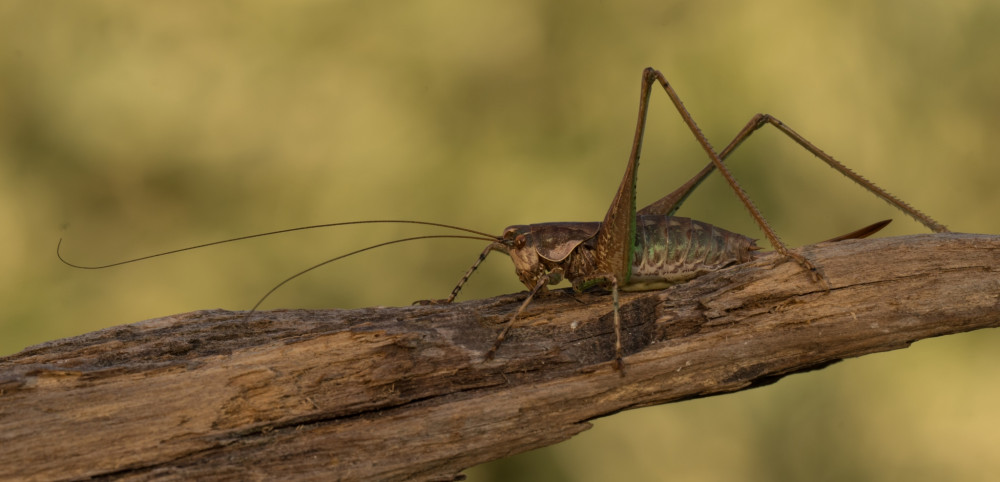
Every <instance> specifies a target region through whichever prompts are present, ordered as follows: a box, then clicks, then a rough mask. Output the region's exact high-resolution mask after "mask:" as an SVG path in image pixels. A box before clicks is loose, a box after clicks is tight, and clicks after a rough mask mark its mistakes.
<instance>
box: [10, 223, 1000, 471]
mask: <svg viewBox="0 0 1000 482" xmlns="http://www.w3.org/2000/svg"><path fill="white" fill-rule="evenodd" d="M799 252H800V253H802V254H804V255H806V256H807V257H809V259H811V260H812V261H813V262H815V263H816V264H817V265H819V266H821V267H822V269H823V271H824V273H825V275H826V277H827V278H828V279H829V281H830V283H831V286H832V288H831V289H830V290H829V291H825V290H824V289H823V288H822V287H821V286H819V285H817V284H816V283H814V282H812V281H810V280H809V278H808V277H807V276H806V275H805V274H804V273H803V271H802V269H801V268H800V267H799V266H798V265H797V264H795V263H790V262H784V261H782V260H781V259H779V258H777V257H775V256H770V257H765V258H763V259H761V260H758V261H756V262H753V263H750V264H747V265H743V266H740V267H736V268H732V269H727V270H724V271H720V272H717V273H712V274H710V275H706V276H703V277H701V278H698V279H695V280H693V281H691V282H688V283H686V284H683V285H679V286H675V287H673V288H671V289H668V290H665V291H660V292H647V293H632V294H626V295H625V296H623V300H622V301H623V305H622V315H623V321H624V324H625V334H624V338H625V344H626V350H625V352H626V358H625V363H626V376H625V377H622V376H620V374H619V373H618V372H617V371H615V370H614V369H613V363H612V358H613V352H614V348H613V332H612V321H611V314H610V313H611V306H610V304H611V300H610V296H607V295H603V294H582V295H572V294H568V293H565V292H557V293H555V294H553V295H551V296H548V297H544V298H543V299H540V300H538V301H536V302H534V303H533V304H532V305H531V306H530V307H529V308H528V310H527V311H526V313H525V315H526V316H525V318H524V320H523V321H522V323H521V324H519V326H517V327H515V328H514V329H513V330H512V331H511V332H510V336H509V337H508V339H507V340H506V341H505V342H504V344H503V346H502V347H501V348H500V350H499V352H498V353H497V357H496V359H495V360H491V361H487V362H483V361H482V355H483V354H484V353H485V352H486V351H487V350H488V349H489V348H490V346H491V345H492V343H493V340H494V338H495V334H496V332H497V330H498V328H499V325H500V324H501V323H503V322H504V321H505V320H506V319H507V317H509V316H510V315H511V313H512V312H513V311H514V310H515V309H516V307H517V305H518V302H519V300H520V299H522V298H523V296H524V294H520V295H508V296H501V297H497V298H493V299H487V300H478V301H469V302H465V303H459V304H455V305H448V306H413V307H402V308H379V309H375V308H368V309H358V310H322V311H307V310H292V311H284V310H278V311H271V312H259V313H254V314H253V315H252V316H251V317H250V319H245V318H244V316H245V315H244V313H241V312H230V311H222V310H213V311H199V312H193V313H185V314H179V315H175V316H169V317H165V318H160V319H155V320H147V321H143V322H139V323H135V324H131V325H126V326H118V327H114V328H109V329H105V330H101V331H97V332H94V333H89V334H86V335H82V336H78V337H74V338H68V339H64V340H57V341H53V342H49V343H45V344H42V345H38V346H35V347H31V348H28V349H26V350H24V351H23V352H21V353H18V354H16V355H12V356H9V357H4V358H0V447H2V449H0V478H3V479H10V478H35V479H71V478H88V477H120V478H142V479H146V478H152V477H168V478H176V479H213V478H221V477H226V478H239V479H246V478H257V477H268V478H275V477H279V476H280V477H288V476H290V475H295V476H297V477H299V478H315V479H324V480H326V479H373V478H377V479H449V478H453V477H455V476H457V475H458V474H459V472H460V471H461V470H462V469H464V468H466V467H469V466H472V465H475V464H478V463H482V462H486V461H489V460H493V459H497V458H501V457H504V456H506V455H510V454H514V453H518V452H523V451H526V450H530V449H534V448H537V447H541V446H545V445H550V444H553V443H556V442H559V441H561V440H565V439H567V438H569V437H571V436H573V435H575V434H577V433H579V432H581V431H583V430H586V429H587V428H589V426H590V425H589V424H588V423H587V421H588V420H591V419H594V418H596V417H601V416H605V415H608V414H612V413H615V412H618V411H621V410H627V409H629V408H635V407H641V406H646V405H652V404H660V403H666V402H671V401H677V400H683V399H689V398H694V397H703V396H708V395H714V394H720V393H727V392H733V391H737V390H743V389H746V388H749V387H753V386H757V385H762V384H767V383H772V382H774V381H776V380H778V379H779V378H781V377H783V376H785V375H788V374H791V373H795V372H800V371H805V370H812V369H816V368H820V367H823V366H826V365H829V364H831V363H834V362H836V361H837V360H840V359H843V358H847V357H855V356H860V355H864V354H868V353H874V352H879V351H886V350H892V349H897V348H903V347H906V346H908V345H909V344H910V343H911V342H913V341H915V340H919V339H922V338H927V337H932V336H940V335H946V334H950V333H957V332H964V331H969V330H975V329H979V328H985V327H996V326H1000V236H986V235H964V234H948V235H920V236H906V237H899V238H885V239H877V240H867V241H845V242H840V243H833V244H824V245H816V246H808V247H805V248H803V249H802V250H800V251H799Z"/></svg>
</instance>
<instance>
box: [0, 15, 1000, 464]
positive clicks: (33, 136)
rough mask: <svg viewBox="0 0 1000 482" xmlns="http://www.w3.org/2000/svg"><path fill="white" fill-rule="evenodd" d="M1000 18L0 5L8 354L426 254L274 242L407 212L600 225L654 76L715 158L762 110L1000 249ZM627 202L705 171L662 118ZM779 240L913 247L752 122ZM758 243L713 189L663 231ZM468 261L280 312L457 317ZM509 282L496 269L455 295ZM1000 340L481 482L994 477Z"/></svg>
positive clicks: (335, 241)
mask: <svg viewBox="0 0 1000 482" xmlns="http://www.w3.org/2000/svg"><path fill="white" fill-rule="evenodd" d="M998 25H1000V4H998V3H997V2H995V1H992V0H959V1H955V0H947V1H945V0H941V1H924V2H911V1H899V0H895V1H882V2H868V1H861V0H848V1H843V0H838V1H833V0H827V1H816V2H800V1H794V0H779V1H769V2H720V1H702V2H693V1H675V0H661V1H655V2H648V1H647V2H643V1H633V0H624V1H617V2H583V3H572V4H571V3H566V2H557V1H526V0H503V1H496V0H485V1H478V2H464V1H456V0H418V1H409V2H393V3H390V2H363V1H353V2H352V1H331V2H320V1H310V0H293V1H285V2H262V1H245V2H196V1H180V2H176V1H171V2H159V1H149V2H112V1H88V2H56V1H47V0H28V1H17V0H7V1H4V2H2V3H0V227H2V228H0V229H2V232H3V235H2V236H0V272H2V273H3V276H2V277H0V355H2V354H11V353H14V352H17V351H18V350H21V349H22V348H24V347H25V346H29V345H32V344H36V343H40V342H43V341H46V340H51V339H56V338H62V337H67V336H73V335H77V334H80V333H84V332H88V331H92V330H95V329H99V328H103V327H108V326H112V325H119V324H124V323H131V322H135V321H139V320H143V319H148V318H153V317H158V316H163V315H168V314H172V313H179V312H186V311H192V310H196V309H203V308H217V307H222V308H228V309H246V308H248V307H249V306H251V305H252V304H253V303H254V302H255V301H256V300H257V298H258V297H259V296H260V295H262V294H263V293H264V292H265V291H267V290H268V289H269V288H270V287H271V286H272V285H273V284H275V283H276V282H277V281H280V280H281V279H283V278H284V277H285V276H287V275H289V274H291V273H294V272H296V271H298V270H299V269H301V268H303V267H306V266H308V265H310V264H312V263H315V262H317V261H321V260H323V259H325V258H328V257H332V256H335V255H338V254H342V253H344V252H347V251H349V250H352V249H356V248H359V247H362V246H364V245H366V244H370V243H375V242H380V241H384V240H387V239H391V238H393V237H399V236H404V235H413V234H422V233H424V232H426V231H422V230H419V229H414V228H412V227H400V226H362V227H353V228H341V229H338V230H326V231H321V232H308V233H301V234H294V235H287V236H285V237H281V238H274V239H265V240H255V241H249V242H244V243H242V244H238V245H228V246H222V247H216V248H209V249H205V250H201V251H200V252H194V253H187V254H181V255H176V256H172V257H167V258H160V259H156V260H151V261H148V262H143V263H140V264H133V265H128V266H122V267H118V268H113V269H108V270H100V271H82V270H75V269H72V268H69V267H67V266H64V265H62V264H60V263H59V262H58V261H57V260H56V257H55V246H56V241H57V240H58V239H59V238H60V237H63V238H65V239H64V253H65V255H66V256H67V257H68V258H69V259H70V260H72V261H74V262H78V263H81V264H103V263H108V262H112V261H117V260H120V259H123V258H128V257H134V256H140V255H144V254H149V253H152V252H156V251H161V250H167V249H173V248H177V247H181V246H184V245H188V244H197V243H201V242H206V241H211V240H215V239H219V238H225V237H232V236H237V235H242V234H249V233H254V232H258V231H267V230H272V229H279V228H285V227H294V226H298V225H304V224H313V223H322V222H333V221H347V220H361V219H386V218H389V219H393V218H397V219H398V218H413V219H422V220H430V221H438V222H447V223H454V224H458V225H462V226H467V227H471V228H476V229H480V230H485V231H489V232H494V233H499V232H500V231H501V230H502V228H503V227H504V226H506V225H509V224H514V223H530V222H544V221H572V220H598V219H600V217H601V216H602V215H603V213H604V211H605V210H606V208H607V205H608V203H609V202H610V198H611V196H612V194H613V192H614V190H615V188H616V184H617V182H618V180H619V179H620V176H621V173H622V170H623V169H624V165H625V160H626V157H627V154H628V150H629V144H630V141H631V137H632V132H633V129H634V122H635V114H636V105H637V100H638V88H639V79H640V72H641V70H642V68H643V67H646V66H654V67H656V68H658V69H661V70H662V71H663V72H664V73H665V74H666V75H667V77H668V78H669V79H670V80H671V81H672V83H673V84H674V86H675V87H676V89H677V90H678V92H679V93H680V95H681V96H682V98H683V99H684V100H685V102H686V104H687V106H688V108H689V109H690V110H691V111H692V113H693V114H694V116H695V117H696V119H697V120H698V121H699V122H700V123H701V126H702V128H703V129H704V131H705V133H706V134H707V135H708V137H709V138H710V139H712V140H713V142H714V143H715V145H716V146H718V147H720V148H721V147H722V146H724V145H725V144H726V143H727V142H728V140H729V139H730V138H731V137H732V136H733V135H734V134H735V133H736V132H737V131H738V130H739V129H740V128H741V127H742V126H743V124H744V123H745V122H746V121H747V120H748V119H749V118H750V116H752V115H753V114H754V113H756V112H768V113H771V114H774V115H776V116H778V117H779V118H780V119H782V120H784V121H785V122H786V123H788V124H789V125H791V126H792V127H793V128H795V129H797V130H798V131H799V132H800V133H802V134H803V135H805V136H806V137H808V138H809V139H811V140H812V141H813V142H814V143H816V144H818V145H819V146H820V147H822V148H823V149H825V150H826V151H827V152H829V153H831V154H833V155H834V156H835V157H837V158H838V159H840V160H841V161H843V162H845V163H846V164H848V165H849V166H851V167H853V168H855V169H857V170H858V171H859V172H860V173H862V174H863V175H865V176H868V177H869V178H870V179H872V180H874V181H875V182H877V183H879V184H881V185H882V186H883V187H885V188H887V189H888V190H889V191H891V192H893V193H895V194H897V195H899V196H900V197H902V198H903V199H905V200H907V201H909V202H911V203H912V204H913V205H914V206H916V207H917V208H919V209H921V210H924V211H925V212H927V213H928V214H930V215H931V216H933V217H935V218H936V219H938V220H940V221H942V222H943V223H945V224H946V225H948V226H949V227H951V228H952V229H954V230H956V231H963V232H976V233H997V232H1000V220H998V219H997V208H998V207H1000V193H998V186H997V184H998V183H997V179H998V177H997V176H998V173H1000V165H998V163H997V162H996V155H995V152H996V151H997V150H998V149H1000V136H998V135H997V133H998V127H1000V88H998V86H1000V28H998ZM646 139H647V143H646V147H645V150H644V157H643V161H644V162H643V165H642V167H641V169H640V184H639V193H640V203H641V202H649V201H652V200H654V199H656V198H657V196H658V195H662V194H664V193H666V192H668V191H669V190H672V189H673V188H674V187H676V186H677V185H678V184H679V183H680V182H682V181H683V180H685V179H686V178H687V177H689V176H690V175H692V174H693V173H695V172H697V170H698V169H699V168H700V167H702V165H704V164H705V163H706V162H707V159H706V157H705V156H704V153H702V152H700V151H699V149H698V146H697V144H696V143H695V141H694V140H693V138H692V137H691V135H690V133H689V132H687V131H685V130H684V126H683V125H682V124H681V122H680V120H679V118H678V117H677V115H676V113H675V112H674V111H673V110H672V107H671V106H670V104H669V102H668V100H667V99H666V96H665V95H664V94H663V93H662V92H660V91H656V92H654V93H653V104H652V114H651V117H650V125H649V128H648V130H647V135H646ZM731 164H732V168H733V169H734V171H735V172H736V175H737V177H738V178H739V179H740V180H741V181H742V182H743V184H744V186H745V187H746V189H747V190H748V191H749V193H750V195H751V196H752V198H753V199H754V200H755V201H756V202H757V203H758V205H759V207H760V208H761V209H762V211H763V212H764V214H765V215H766V216H767V217H768V218H769V219H770V220H771V222H772V224H773V225H774V226H775V228H776V229H777V230H778V232H779V233H781V234H782V236H783V238H784V239H785V241H786V242H788V243H789V244H790V245H795V246H798V245H802V244H808V243H811V242H815V241H818V240H821V239H826V238H828V237H831V236H833V235H836V234H840V233H841V232H844V231H847V230H851V229H854V228H857V227H860V226H862V225H865V224H868V223H870V222H874V221H877V220H880V219H884V218H889V217H891V218H894V219H895V220H896V222H895V223H893V225H892V226H891V227H890V228H889V229H888V230H887V231H886V232H885V234H884V235H903V234H912V233H920V232H925V229H924V228H923V227H922V226H920V225H919V224H916V223H915V222H913V221H910V220H908V219H907V218H904V217H903V216H902V215H901V214H900V213H898V212H895V211H893V210H892V208H890V207H889V206H887V205H885V204H884V203H882V202H881V201H878V200H877V199H875V198H874V197H873V196H871V195H869V194H867V193H866V192H864V191H863V190H862V189H861V188H859V187H857V186H854V185H851V183H850V182H849V181H847V180H846V179H844V178H842V177H840V176H839V175H837V174H836V173H835V172H834V171H832V170H830V169H828V168H826V167H825V166H824V165H822V164H821V163H820V162H818V161H816V160H814V158H813V157H812V156H811V155H809V154H807V153H805V152H804V151H802V150H801V149H800V148H798V147H797V146H796V145H794V144H793V143H792V142H790V141H789V140H787V139H784V138H782V136H780V135H779V134H778V133H777V132H775V131H773V130H772V129H770V128H766V129H765V130H764V131H762V132H761V133H759V134H757V135H755V136H754V138H753V139H751V140H750V141H749V142H747V143H746V144H745V146H744V147H742V148H741V150H740V151H738V154H737V155H735V156H734V157H733V158H732V161H731ZM681 214H682V215H687V216H691V217H695V218H697V219H701V220H704V221H707V222H711V223H714V224H717V225H720V226H722V227H725V228H728V229H731V230H735V231H739V232H743V233H747V234H750V235H755V236H760V233H759V231H758V230H757V228H756V227H755V226H754V225H753V223H752V221H751V220H750V219H749V217H748V216H747V215H746V214H745V211H744V209H743V208H742V207H741V206H740V205H739V203H738V201H737V200H736V198H735V196H734V195H733V194H732V193H731V192H730V191H728V190H727V187H726V186H725V185H723V184H722V182H721V181H719V180H718V179H713V181H712V182H709V183H707V184H706V185H705V186H704V187H703V188H702V189H700V190H699V191H698V192H697V193H696V194H695V195H694V196H692V198H691V199H690V200H689V202H688V204H687V205H686V206H685V207H684V209H683V210H682V212H681ZM481 248H482V245H481V244H477V243H474V242H469V241H440V242H431V241H428V242H415V243H410V244H405V245H398V246H394V247H389V248H384V249H382V250H380V251H376V252H372V253H367V254H364V255H361V256H357V257H355V258H353V259H349V260H345V261H342V262H338V263H337V264H334V265H331V266H329V267H328V268H325V269H323V270H321V271H319V272H315V273H312V274H310V275H308V276H306V277H303V278H301V279H299V280H297V281H295V282H293V283H291V284H290V285H288V286H286V287H285V288H283V289H282V290H281V291H279V292H278V293H277V294H276V295H275V296H274V297H273V298H271V299H270V300H268V302H267V303H266V304H265V305H264V308H265V309H269V308H280V307H287V308H302V307H305V308H332V307H341V308H351V307H360V306H376V305H386V306H390V305H405V304H408V303H410V302H411V301H413V300H416V299H425V298H439V297H443V296H445V295H447V293H448V292H449V291H450V290H451V288H452V286H453V284H454V283H455V282H456V281H457V279H458V278H459V277H460V276H461V274H462V273H463V272H464V270H465V269H466V268H467V267H468V265H469V264H470V263H471V262H472V261H473V260H474V259H475V257H476V255H477V254H478V253H479V251H480V250H481ZM520 289H522V288H521V287H520V286H519V285H518V284H517V280H516V277H515V276H514V275H513V270H512V267H511V265H510V263H509V261H507V260H505V259H502V258H499V257H497V258H495V259H491V260H490V261H488V262H487V263H486V264H485V265H484V267H483V269H482V270H481V272H480V274H478V275H477V276H476V277H475V278H474V279H473V281H472V282H471V283H470V284H469V285H468V287H467V288H466V290H465V291H464V293H463V297H464V298H466V299H468V298H479V297H486V296H492V295H496V294H501V293H508V292H513V291H518V290H520ZM998 347H1000V335H998V333H997V332H996V331H983V332H976V333H970V334H965V335H958V336H951V337H946V338H942V339H937V340H928V341H921V342H918V343H916V344H915V345H914V346H913V347H911V348H908V349H906V350H900V351H895V352H891V353H887V354H879V355H873V356H868V357H864V358H861V359H855V360H848V361H845V362H843V363H840V364H837V365H835V366H832V367H830V368H827V369H825V370H822V371H820V372H816V373H809V374H805V375H796V376H793V377H791V378H789V379H786V380H782V381H781V382H780V383H778V384H776V385H774V386H770V387H767V388H762V389H756V390H752V391H748V392H745V393H740V394H734V395H727V396H722V397H716V398H712V399H705V400H694V401H688V402H683V403H678V404H671V405H667V406H660V407H651V408H646V409H642V410H634V411H630V412H626V413H622V414H617V415H614V416H612V417H608V418H606V419H602V420H598V421H596V423H595V427H594V428H593V429H592V430H589V431H587V432H585V433H583V434H581V435H579V436H577V437H575V438H574V439H572V440H570V441H568V442H565V443H563V444H559V445H557V446H554V447H549V448H545V449H541V450H537V451H534V452H531V453H527V454H522V455H518V456H514V457H511V458H509V459H506V460H503V461H498V462H494V463H490V464H487V465H484V466H480V467H476V468H474V469H472V470H470V471H469V472H468V473H469V476H470V478H471V480H481V481H489V480H512V479H513V478H514V477H521V478H527V479H529V480H612V479H614V480H658V479H659V480H665V479H670V480H691V481H715V480H718V481H728V480H760V481H774V480H911V481H921V480H966V481H969V480H993V479H994V478H995V477H996V474H998V473H1000V454H998V452H1000V451H998V448H1000V415H998V413H997V411H996V407H997V406H998V405H1000V388H998V384H997V380H998V377H1000V368H998V365H1000V350H998Z"/></svg>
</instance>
